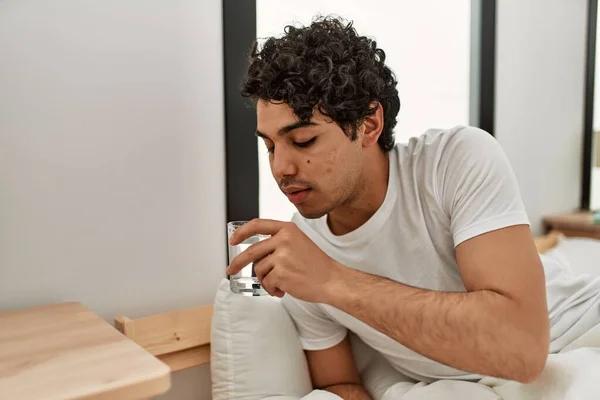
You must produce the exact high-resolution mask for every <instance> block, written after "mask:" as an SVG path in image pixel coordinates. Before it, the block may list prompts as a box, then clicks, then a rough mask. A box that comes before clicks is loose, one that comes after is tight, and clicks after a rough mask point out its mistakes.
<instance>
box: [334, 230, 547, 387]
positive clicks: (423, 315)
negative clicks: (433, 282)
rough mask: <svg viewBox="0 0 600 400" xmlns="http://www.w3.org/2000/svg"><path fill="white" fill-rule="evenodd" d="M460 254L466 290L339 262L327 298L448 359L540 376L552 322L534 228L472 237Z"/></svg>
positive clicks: (505, 373)
mask: <svg viewBox="0 0 600 400" xmlns="http://www.w3.org/2000/svg"><path fill="white" fill-rule="evenodd" d="M456 259H457V263H458V266H459V269H460V273H461V277H462V280H463V282H464V284H465V287H466V289H467V292H466V293H449V292H435V291H429V290H423V289H418V288H414V287H410V286H407V285H403V284H400V283H397V282H393V281H391V280H388V279H385V278H380V277H376V276H373V275H369V274H365V273H363V272H359V271H356V270H353V269H350V268H345V267H341V268H339V269H338V273H337V274H338V276H337V278H336V279H335V280H334V282H335V283H334V284H333V285H332V286H331V290H329V291H328V294H327V296H328V298H327V300H326V303H328V304H330V305H332V306H333V307H336V308H338V309H340V310H342V311H344V312H346V313H348V314H350V315H352V316H354V317H355V318H358V319H360V320H361V321H363V322H365V323H367V324H368V325H370V326H372V327H373V328H375V329H377V330H379V331H381V332H383V333H385V334H387V335H388V336H390V337H392V338H394V339H396V340H397V341H398V342H400V343H402V344H404V345H405V346H407V347H409V348H411V349H412V350H414V351H416V352H418V353H420V354H422V355H424V356H426V357H428V358H431V359H433V360H436V361H438V362H441V363H443V364H446V365H450V366H452V367H455V368H458V369H461V370H464V371H469V372H473V373H478V374H481V375H488V376H495V377H502V378H506V379H511V380H516V381H520V382H531V381H533V380H535V379H536V378H537V377H538V376H539V374H540V373H541V371H542V369H543V368H544V365H545V363H546V359H547V355H548V347H549V321H548V311H547V305H546V292H545V279H544V273H543V268H542V265H541V261H540V259H539V255H538V253H537V250H536V248H535V244H534V242H533V238H532V235H531V231H530V229H529V227H528V226H526V225H519V226H513V227H509V228H503V229H499V230H496V231H493V232H489V233H485V234H483V235H480V236H477V237H474V238H472V239H469V240H467V241H465V242H463V243H461V244H460V245H459V246H458V247H457V248H456ZM423 268H427V266H426V265H423Z"/></svg>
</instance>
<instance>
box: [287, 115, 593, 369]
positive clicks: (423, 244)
mask: <svg viewBox="0 0 600 400" xmlns="http://www.w3.org/2000/svg"><path fill="white" fill-rule="evenodd" d="M389 161H390V162H389V168H390V170H389V182H388V188H387V193H386V196H385V200H384V202H383V204H382V205H381V207H380V208H379V210H377V212H376V213H375V214H374V215H373V216H372V217H371V218H370V219H369V220H368V221H367V222H366V223H365V224H363V225H362V226H360V227H359V228H357V229H356V230H354V231H352V232H350V233H348V234H345V235H341V236H335V235H333V234H332V233H331V231H330V230H329V227H328V225H327V217H326V216H324V217H322V218H319V219H313V220H309V219H305V218H303V217H301V216H299V215H298V214H296V215H295V216H294V218H293V221H294V222H295V223H296V224H297V225H298V227H299V228H300V229H301V230H302V231H303V232H304V233H305V234H306V235H307V236H309V237H310V238H311V239H312V240H313V241H314V242H315V243H316V244H317V245H318V246H319V247H320V248H321V249H322V250H323V251H324V252H325V253H327V254H328V255H329V256H330V257H332V258H334V259H335V260H337V261H338V262H340V263H342V264H343V265H345V266H347V267H350V268H354V269H356V270H359V271H364V272H368V273H370V274H375V275H379V276H383V277H386V278H389V279H391V280H394V281H397V282H401V283H404V284H407V285H410V286H414V287H419V288H424V289H430V290H437V291H454V292H464V291H465V287H464V285H463V282H462V280H461V277H460V273H459V270H458V266H457V264H456V258H455V254H454V248H455V247H456V246H458V245H459V244H460V243H461V242H463V241H465V240H467V239H469V238H472V237H475V236H477V235H480V234H483V233H485V232H489V231H493V230H496V229H500V228H503V227H507V226H513V225H518V224H529V220H528V217H527V214H526V212H525V208H524V206H523V203H522V200H521V196H520V193H519V188H518V185H517V182H516V179H515V176H514V173H513V171H512V168H511V167H510V165H509V162H508V160H507V158H506V156H505V154H504V152H503V151H502V149H501V147H500V146H499V144H498V143H497V142H496V140H495V139H494V138H493V137H492V136H491V135H490V134H488V133H487V132H484V131H482V130H480V129H477V128H473V127H464V126H459V127H456V128H453V129H451V130H429V131H427V132H425V133H424V134H423V135H421V136H420V137H417V138H413V139H411V140H410V141H409V142H408V143H406V144H397V145H396V146H395V148H394V149H393V150H392V151H390V153H389ZM543 261H544V268H545V271H546V274H547V276H548V279H547V281H548V284H549V285H550V287H549V288H548V303H549V304H548V306H549V309H550V317H551V323H553V325H556V326H557V327H558V328H556V329H554V328H553V332H552V339H553V340H557V339H560V337H563V336H565V334H566V332H567V331H568V330H569V329H570V328H571V327H572V326H573V325H574V321H576V320H577V318H579V316H580V314H582V313H585V312H587V311H588V309H589V307H587V308H586V307H581V309H580V310H579V311H578V312H577V313H578V315H577V316H576V317H577V318H575V317H573V316H571V317H570V318H568V320H569V322H568V323H564V318H563V319H562V320H563V323H562V324H559V323H556V321H554V322H553V321H552V318H554V319H555V320H558V319H559V317H560V316H561V315H563V314H565V312H566V311H568V310H569V309H570V308H572V307H570V305H572V304H579V305H581V304H583V303H585V300H587V299H589V298H591V297H592V296H593V295H595V294H597V293H600V283H599V282H598V279H597V280H596V282H590V280H589V279H588V280H582V279H579V278H575V277H565V276H564V275H563V273H562V268H561V266H560V265H557V264H556V263H554V262H552V260H543ZM283 304H284V306H285V307H286V309H287V311H288V313H289V314H290V315H291V317H292V319H293V320H294V323H295V324H296V327H297V329H298V332H299V335H300V339H301V342H302V345H303V347H304V349H306V350H323V349H327V348H330V347H332V346H335V345H336V344H338V343H339V342H341V341H342V340H343V339H344V337H345V336H346V333H347V331H348V330H350V331H352V332H354V333H355V334H356V335H357V336H358V337H360V338H361V339H362V340H363V341H364V342H365V343H366V344H367V345H369V346H370V347H372V348H374V349H375V350H377V351H378V352H379V353H381V354H382V355H383V356H384V357H385V358H387V360H388V361H389V362H390V363H391V365H392V366H393V367H394V368H396V369H397V370H398V371H399V372H401V373H403V374H404V375H406V376H408V377H411V378H413V379H417V380H421V381H431V380H436V379H448V378H451V379H479V378H480V377H481V376H480V375H475V374H470V373H467V372H464V371H460V370H457V369H455V368H452V367H449V366H446V365H443V364H441V363H438V362H436V361H433V360H431V359H429V358H426V357H424V356H421V355H420V354H418V353H416V352H414V351H412V350H411V349H409V348H408V347H406V346H403V345H402V344H401V343H399V342H397V341H395V340H394V339H392V338H390V337H388V336H387V335H385V334H383V333H381V332H379V331H377V330H376V329H374V328H372V327H370V326H368V325H367V324H365V323H363V322H361V321H360V320H358V319H356V318H354V317H352V316H351V315H349V314H347V313H344V312H342V311H340V310H338V309H336V308H334V307H331V306H329V305H325V304H316V303H308V302H304V301H300V300H298V299H295V298H293V297H291V296H290V295H286V296H285V297H284V299H283ZM598 318H600V316H599V317H598ZM598 318H596V319H598ZM592 319H594V318H592ZM597 322H600V321H597ZM567 336H568V335H567Z"/></svg>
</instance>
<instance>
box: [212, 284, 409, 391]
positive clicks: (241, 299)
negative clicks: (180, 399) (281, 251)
mask: <svg viewBox="0 0 600 400" xmlns="http://www.w3.org/2000/svg"><path fill="white" fill-rule="evenodd" d="M350 343H351V346H352V352H353V356H354V360H355V362H356V366H357V368H358V371H359V373H360V375H361V377H362V381H363V385H364V386H365V387H366V388H367V390H368V391H369V392H370V393H371V395H372V396H373V398H374V399H375V400H379V399H382V398H383V395H384V393H385V392H386V390H387V389H388V388H389V387H391V386H392V385H393V384H395V383H397V382H399V381H408V378H405V377H403V376H402V375H400V374H399V373H398V372H397V371H396V370H394V369H393V368H392V367H391V366H390V364H389V362H388V361H387V360H385V358H383V357H382V356H381V355H379V354H378V353H377V352H376V351H375V350H373V349H372V348H371V347H369V346H367V345H366V344H365V343H364V342H363V341H362V340H360V338H358V337H357V336H356V335H355V334H352V333H351V334H350ZM210 366H211V378H212V398H213V400H231V399H243V400H294V399H296V400H298V399H301V398H302V400H340V397H339V396H336V395H335V394H333V393H330V392H326V391H322V390H312V383H311V380H310V373H309V371H308V365H307V363H306V357H305V356H304V350H302V345H301V344H300V339H299V337H298V333H297V331H296V327H295V326H294V323H293V321H292V319H291V318H290V316H289V314H288V313H287V311H286V310H285V308H284V307H283V305H282V304H281V300H280V299H278V298H276V297H270V296H260V297H245V296H241V295H238V294H234V293H232V292H231V290H230V289H229V281H228V280H227V279H223V280H222V281H221V284H220V286H219V289H218V291H217V294H216V297H215V303H214V313H213V319H212V326H211V364H210Z"/></svg>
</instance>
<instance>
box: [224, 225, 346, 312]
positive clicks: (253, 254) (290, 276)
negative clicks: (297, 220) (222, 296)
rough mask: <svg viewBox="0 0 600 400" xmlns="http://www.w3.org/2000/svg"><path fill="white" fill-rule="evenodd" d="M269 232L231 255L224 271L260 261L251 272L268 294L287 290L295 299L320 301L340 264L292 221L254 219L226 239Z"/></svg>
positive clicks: (233, 241) (235, 240) (240, 239)
mask: <svg viewBox="0 0 600 400" xmlns="http://www.w3.org/2000/svg"><path fill="white" fill-rule="evenodd" d="M256 234H263V235H271V237H270V238H268V239H265V240H263V241H260V242H258V243H255V244H253V245H252V246H250V247H249V248H248V249H246V250H245V251H244V252H242V253H241V254H239V255H238V256H237V257H235V258H234V259H233V260H232V261H231V264H230V265H229V267H228V268H227V270H226V272H227V274H229V275H233V274H236V273H238V272H239V271H240V270H241V269H242V268H244V267H245V266H246V265H248V264H250V263H252V262H253V261H256V260H260V261H259V262H258V263H256V265H255V266H254V271H255V273H256V276H257V277H258V280H259V281H260V282H261V284H262V286H263V288H264V289H265V290H266V291H267V292H268V293H269V294H270V295H272V296H277V297H282V296H283V295H284V294H285V293H289V294H290V295H292V296H294V297H295V298H297V299H300V300H304V301H308V302H312V303H321V302H323V301H324V299H325V298H327V295H326V291H327V289H328V287H330V286H331V285H330V283H331V282H333V280H334V276H335V275H336V273H337V272H338V270H340V269H341V268H342V267H341V266H340V265H339V264H338V263H337V262H336V261H335V260H333V259H332V258H331V257H329V256H328V255H327V254H325V253H324V252H323V251H322V250H321V249H320V248H319V247H318V246H317V245H316V244H315V243H313V241H312V240H310V238H308V236H306V235H305V234H304V233H303V232H302V231H301V230H300V229H299V228H298V227H297V226H296V224H294V223H293V222H281V221H274V220H267V219H254V220H252V221H250V222H248V223H247V224H245V225H243V226H241V227H240V228H238V229H237V230H236V231H235V233H234V234H233V236H232V237H231V239H230V243H231V244H232V245H235V244H239V243H241V242H243V241H244V240H246V239H248V238H249V237H251V236H252V235H256Z"/></svg>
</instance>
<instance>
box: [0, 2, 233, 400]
mask: <svg viewBox="0 0 600 400" xmlns="http://www.w3.org/2000/svg"><path fill="white" fill-rule="evenodd" d="M221 36H222V23H221V2H220V1H218V0H210V1H206V0H205V1H202V2H200V1H193V0H181V1H174V0H162V1H161V0H143V1H142V0H130V1H127V2H123V1H119V0H103V1H83V0H56V1H52V2H49V1H44V0H18V1H17V0H5V1H2V2H0V54H1V62H0V311H1V310H10V309H15V308H21V307H27V306H34V305H39V304H45V303H51V302H59V301H67V300H76V301H81V302H82V303H84V304H85V305H87V306H88V307H90V308H91V309H92V310H94V311H96V312H97V313H99V314H100V315H101V316H103V317H104V318H106V319H107V320H109V321H111V320H112V317H114V316H116V315H118V314H125V315H127V316H130V317H139V316H143V315H146V314H150V313H157V312H163V311H169V310H173V309H176V308H180V307H187V306H192V305H199V304H207V303H211V302H212V300H213V295H214V293H215V290H216V286H217V284H218V282H219V280H220V278H221V277H222V276H223V269H224V267H225V265H226V258H225V241H224V237H225V228H224V223H225V197H224V193H225V188H224V137H223V135H224V134H223V132H224V123H223V117H222V115H223V91H222V86H223V78H222V40H221ZM115 362H118V360H115ZM209 394H210V381H209V375H208V368H203V369H202V370H200V369H192V370H189V371H186V372H184V373H177V374H175V376H174V386H173V389H172V391H171V393H170V394H169V395H167V396H166V398H172V399H178V400H182V399H186V398H189V399H199V398H200V399H206V398H209Z"/></svg>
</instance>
